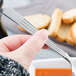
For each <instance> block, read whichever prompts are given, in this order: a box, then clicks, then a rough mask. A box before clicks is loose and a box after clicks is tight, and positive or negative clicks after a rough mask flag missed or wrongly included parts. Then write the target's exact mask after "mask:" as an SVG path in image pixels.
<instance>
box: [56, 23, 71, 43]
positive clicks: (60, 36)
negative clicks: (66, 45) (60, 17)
mask: <svg viewBox="0 0 76 76" xmlns="http://www.w3.org/2000/svg"><path fill="white" fill-rule="evenodd" d="M71 26H72V24H65V23H63V22H62V23H61V26H60V28H59V30H58V33H57V36H56V40H57V41H59V42H64V41H65V40H66V36H67V33H68V31H69V29H70V28H71Z"/></svg>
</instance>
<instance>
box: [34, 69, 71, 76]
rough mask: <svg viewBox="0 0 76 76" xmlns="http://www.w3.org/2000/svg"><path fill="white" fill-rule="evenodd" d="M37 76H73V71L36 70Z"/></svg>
mask: <svg viewBox="0 0 76 76" xmlns="http://www.w3.org/2000/svg"><path fill="white" fill-rule="evenodd" d="M35 76H72V71H71V69H36V70H35Z"/></svg>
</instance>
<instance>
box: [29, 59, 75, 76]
mask: <svg viewBox="0 0 76 76" xmlns="http://www.w3.org/2000/svg"><path fill="white" fill-rule="evenodd" d="M72 60H76V58H72ZM36 68H67V69H69V68H70V64H69V63H68V62H67V61H66V60H64V59H63V58H55V59H40V60H35V61H33V62H32V64H31V65H30V68H29V72H30V76H35V69H36Z"/></svg>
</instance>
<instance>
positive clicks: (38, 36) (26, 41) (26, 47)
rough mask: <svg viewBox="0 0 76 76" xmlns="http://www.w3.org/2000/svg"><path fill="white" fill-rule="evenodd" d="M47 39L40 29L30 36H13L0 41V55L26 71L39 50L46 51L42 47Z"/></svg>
mask: <svg viewBox="0 0 76 76" xmlns="http://www.w3.org/2000/svg"><path fill="white" fill-rule="evenodd" d="M47 39H48V32H47V31H46V30H45V29H42V30H40V31H38V32H36V33H35V34H34V35H33V36H31V35H14V36H9V37H5V38H3V39H1V40H0V55H2V56H5V57H8V58H10V59H13V60H15V61H17V62H18V63H19V64H21V65H22V66H23V67H24V68H26V69H28V68H29V66H30V64H31V62H32V60H33V59H34V57H35V56H36V55H37V54H38V53H39V51H40V49H41V48H44V49H48V48H49V47H48V46H47V45H44V44H45V42H46V41H47Z"/></svg>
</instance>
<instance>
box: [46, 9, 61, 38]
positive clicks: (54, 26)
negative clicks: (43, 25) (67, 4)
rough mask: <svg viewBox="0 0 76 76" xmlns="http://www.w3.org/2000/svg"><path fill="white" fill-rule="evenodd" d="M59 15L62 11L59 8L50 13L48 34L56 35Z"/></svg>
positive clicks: (59, 19) (58, 26)
mask: <svg viewBox="0 0 76 76" xmlns="http://www.w3.org/2000/svg"><path fill="white" fill-rule="evenodd" d="M61 17H62V11H61V10H60V9H56V10H55V11H54V12H53V14H52V17H51V24H50V25H49V27H48V29H47V30H48V32H49V36H51V37H56V35H57V33H58V30H59V28H60V25H61Z"/></svg>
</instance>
